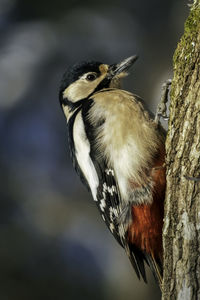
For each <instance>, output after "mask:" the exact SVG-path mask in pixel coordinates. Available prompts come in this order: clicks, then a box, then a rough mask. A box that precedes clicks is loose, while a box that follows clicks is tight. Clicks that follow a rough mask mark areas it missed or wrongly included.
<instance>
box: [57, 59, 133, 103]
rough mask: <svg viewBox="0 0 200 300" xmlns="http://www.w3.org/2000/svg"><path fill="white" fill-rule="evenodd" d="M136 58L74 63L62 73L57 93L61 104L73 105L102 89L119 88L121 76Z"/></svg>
mask: <svg viewBox="0 0 200 300" xmlns="http://www.w3.org/2000/svg"><path fill="white" fill-rule="evenodd" d="M137 58H138V57H137V56H136V55H135V56H131V57H128V58H126V59H124V60H123V61H122V62H120V63H118V64H112V65H107V64H103V63H101V62H93V61H89V62H82V63H79V64H75V65H74V66H73V67H72V68H70V69H69V70H68V71H67V72H66V73H65V74H64V75H63V78H62V81H61V86H60V94H59V98H60V103H61V105H62V106H66V105H73V103H74V104H75V103H77V102H79V101H80V100H83V99H87V98H89V97H90V96H91V95H92V94H93V93H95V92H97V91H100V90H102V89H106V88H120V80H121V78H123V77H124V76H126V75H127V70H128V69H129V68H130V67H131V66H132V65H133V63H134V62H135V61H136V60H137Z"/></svg>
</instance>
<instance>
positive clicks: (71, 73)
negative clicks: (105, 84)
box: [60, 61, 102, 92]
mask: <svg viewBox="0 0 200 300" xmlns="http://www.w3.org/2000/svg"><path fill="white" fill-rule="evenodd" d="M100 65H102V63H101V62H94V61H89V62H81V63H78V64H75V65H73V66H72V67H71V68H69V70H68V71H67V72H65V73H64V75H63V77H62V80H61V85H60V92H63V91H64V90H65V89H66V88H67V87H68V86H69V85H70V84H71V83H73V82H75V81H76V80H77V79H79V77H80V76H82V75H83V74H85V73H88V72H95V73H97V74H98V75H101V72H100V70H99V66H100Z"/></svg>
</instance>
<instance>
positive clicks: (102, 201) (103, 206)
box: [99, 199, 106, 211]
mask: <svg viewBox="0 0 200 300" xmlns="http://www.w3.org/2000/svg"><path fill="white" fill-rule="evenodd" d="M99 207H100V209H101V210H102V211H104V208H105V207H106V201H105V199H101V200H100V204H99Z"/></svg>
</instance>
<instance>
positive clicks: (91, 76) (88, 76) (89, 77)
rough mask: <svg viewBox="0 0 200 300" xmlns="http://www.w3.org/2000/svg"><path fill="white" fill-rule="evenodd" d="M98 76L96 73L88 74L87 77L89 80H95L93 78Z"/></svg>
mask: <svg viewBox="0 0 200 300" xmlns="http://www.w3.org/2000/svg"><path fill="white" fill-rule="evenodd" d="M96 78H97V76H96V74H93V73H92V74H88V75H87V77H86V79H87V80H88V81H93V80H95V79H96Z"/></svg>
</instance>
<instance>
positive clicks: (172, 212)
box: [162, 0, 200, 300]
mask: <svg viewBox="0 0 200 300" xmlns="http://www.w3.org/2000/svg"><path fill="white" fill-rule="evenodd" d="M173 63H174V78H173V81H172V86H171V104H170V119H169V130H168V135H167V140H166V166H167V171H166V176H167V190H166V199H165V220H164V228H163V247H164V279H163V295H162V299H163V300H166V299H172V300H173V299H188V300H189V299H200V181H199V180H198V178H199V176H200V0H195V1H194V4H193V6H192V7H191V10H190V14H189V17H188V19H187V20H186V23H185V27H184V34H183V36H182V38H181V40H180V42H179V44H178V46H177V49H176V51H175V54H174V58H173Z"/></svg>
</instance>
